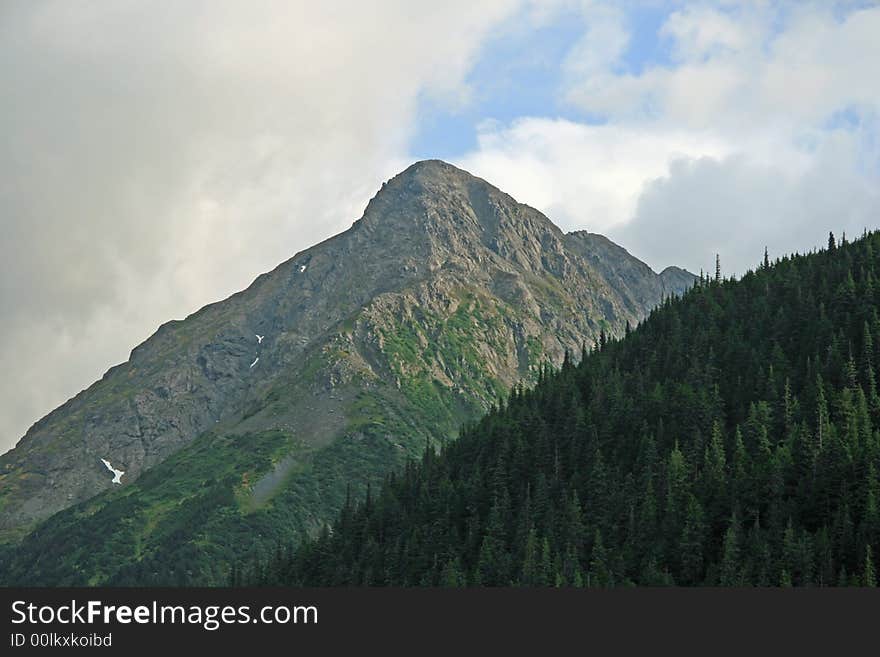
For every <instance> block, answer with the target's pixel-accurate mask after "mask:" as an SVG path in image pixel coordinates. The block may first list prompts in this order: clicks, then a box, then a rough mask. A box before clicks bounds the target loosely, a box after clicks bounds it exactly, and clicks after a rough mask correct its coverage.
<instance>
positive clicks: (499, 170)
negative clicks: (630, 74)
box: [457, 118, 729, 231]
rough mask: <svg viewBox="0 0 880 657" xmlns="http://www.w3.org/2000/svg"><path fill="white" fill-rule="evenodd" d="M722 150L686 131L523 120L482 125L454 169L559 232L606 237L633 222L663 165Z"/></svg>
mask: <svg viewBox="0 0 880 657" xmlns="http://www.w3.org/2000/svg"><path fill="white" fill-rule="evenodd" d="M728 152H729V147H728V146H727V145H726V144H724V143H723V142H721V141H719V140H713V139H712V138H711V137H709V136H703V135H700V134H697V133H690V132H686V131H664V132H655V131H651V130H643V129H641V128H639V127H638V126H610V125H586V124H582V123H577V122H574V121H569V120H565V119H543V118H527V119H521V120H518V121H515V122H514V123H512V124H511V125H509V126H507V125H500V124H497V123H492V122H489V123H486V124H484V125H483V126H482V127H481V129H480V131H479V134H478V148H477V150H475V151H474V152H473V153H470V154H468V155H466V156H464V157H462V158H460V159H459V160H457V164H459V165H460V166H462V167H463V168H465V169H467V170H469V171H472V172H474V173H476V174H478V175H480V176H481V177H483V178H486V179H487V180H489V181H490V182H492V183H493V184H495V185H497V186H498V187H500V188H501V189H503V190H505V191H508V192H510V193H511V194H513V195H514V196H515V197H516V198H517V200H519V201H521V202H523V203H528V204H529V205H532V206H534V207H536V208H540V209H541V210H542V211H544V212H545V213H546V214H548V216H550V217H551V218H552V219H553V220H554V221H555V222H556V223H557V224H558V225H559V226H561V227H563V228H565V229H568V230H574V229H577V228H589V229H590V230H593V231H609V230H611V229H612V228H613V227H615V226H617V225H619V224H622V223H625V222H627V221H629V220H630V219H632V217H633V216H634V214H635V211H636V207H637V202H638V198H639V194H640V192H641V190H642V187H643V185H644V183H645V181H648V180H653V179H655V178H659V177H661V176H664V175H665V174H666V173H667V168H668V164H669V162H670V161H672V160H675V159H680V158H687V157H700V156H703V155H712V156H715V157H723V156H725V155H726V154H727V153H728Z"/></svg>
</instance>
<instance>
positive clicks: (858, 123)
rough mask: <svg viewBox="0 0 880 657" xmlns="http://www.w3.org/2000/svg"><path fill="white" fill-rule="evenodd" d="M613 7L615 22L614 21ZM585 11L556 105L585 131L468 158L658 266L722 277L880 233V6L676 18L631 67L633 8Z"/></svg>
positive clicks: (536, 126) (503, 143) (532, 127)
mask: <svg viewBox="0 0 880 657" xmlns="http://www.w3.org/2000/svg"><path fill="white" fill-rule="evenodd" d="M608 7H610V8H608ZM619 7H620V5H619V4H618V3H611V4H610V5H606V6H604V7H600V9H601V11H598V12H594V11H593V8H591V9H590V10H588V11H586V12H585V13H584V17H583V19H584V23H585V29H584V34H583V37H582V38H581V40H580V41H579V42H578V43H577V44H576V45H575V46H574V47H573V48H572V49H571V51H570V52H569V53H568V55H567V57H566V59H565V61H564V63H563V68H564V72H565V79H564V83H563V85H562V88H561V89H560V94H561V96H562V97H563V99H564V100H565V102H567V103H568V105H569V107H570V108H572V109H573V110H574V111H575V114H576V113H577V112H581V117H583V118H582V119H577V117H576V116H570V117H569V118H568V119H567V120H560V119H556V120H548V119H546V118H537V117H535V118H520V119H518V120H516V121H514V122H511V123H509V124H498V123H491V122H487V123H485V124H484V125H483V128H482V130H481V132H480V139H479V146H478V148H477V149H475V151H474V152H472V153H468V154H466V155H465V156H463V157H462V158H461V161H462V162H463V163H464V164H466V165H469V166H471V167H472V168H473V170H474V171H475V172H476V173H477V174H479V175H482V176H484V177H489V178H490V179H493V180H495V181H498V182H500V183H501V184H502V186H505V187H506V189H507V190H508V191H510V192H511V193H513V194H514V195H515V196H519V197H522V198H523V199H524V200H526V201H527V202H530V203H532V204H533V205H536V207H538V208H539V209H541V210H543V211H545V212H546V213H547V214H548V215H549V216H550V217H551V218H553V219H555V220H557V221H559V222H560V223H561V224H562V225H563V226H565V227H566V228H569V229H572V228H587V229H590V230H599V231H606V232H608V233H609V234H610V236H612V237H613V238H615V239H617V240H618V241H619V242H621V243H622V244H623V245H624V246H626V247H628V248H630V249H631V250H632V251H633V252H634V253H635V254H636V255H639V256H640V257H642V258H644V259H645V260H646V261H647V262H649V264H651V265H652V266H654V267H655V268H658V269H659V268H662V267H665V266H667V265H671V264H677V265H682V266H687V267H689V268H691V269H694V270H698V269H699V268H700V267H706V268H709V267H712V266H713V264H714V254H715V253H716V252H718V253H720V254H721V256H722V261H723V263H724V264H725V271H726V273H743V272H744V271H745V270H746V269H747V268H749V267H752V266H754V265H755V264H756V263H757V262H758V261H759V259H760V257H761V255H762V254H763V249H764V246H765V245H767V246H768V247H769V248H770V250H771V253H773V254H775V255H781V254H783V253H787V252H789V251H794V250H805V249H809V248H811V247H813V246H815V245H821V244H823V243H824V242H825V240H826V238H827V234H828V231H829V230H834V231H835V232H837V233H838V234H839V233H840V232H841V231H842V230H846V231H847V232H848V233H850V234H852V233H859V234H860V233H861V232H862V230H863V229H864V228H866V227H867V228H869V229H870V228H876V227H878V222H880V197H878V192H877V190H878V189H880V184H878V183H880V146H878V142H880V138H878V135H880V130H878V129H880V120H878V117H880V42H878V41H877V38H876V35H877V34H880V7H877V6H870V7H859V6H856V5H855V4H854V3H837V4H831V3H728V2H704V3H686V4H680V5H679V6H678V7H677V8H676V9H675V11H672V12H671V13H670V14H669V15H667V16H666V18H665V20H664V21H663V23H662V25H661V26H660V28H659V29H658V30H657V34H656V35H655V36H656V38H657V39H658V42H659V43H660V44H662V45H663V46H664V47H665V48H666V52H667V53H668V57H667V58H666V60H665V61H654V62H648V63H647V64H645V65H644V66H642V67H640V69H639V70H638V71H634V70H630V69H629V68H628V67H627V64H626V61H627V58H626V56H627V53H628V52H629V50H630V49H631V48H633V47H643V46H644V44H636V43H634V41H633V33H634V32H633V28H632V22H633V16H634V14H633V10H632V7H630V8H629V10H628V11H623V10H620V9H619Z"/></svg>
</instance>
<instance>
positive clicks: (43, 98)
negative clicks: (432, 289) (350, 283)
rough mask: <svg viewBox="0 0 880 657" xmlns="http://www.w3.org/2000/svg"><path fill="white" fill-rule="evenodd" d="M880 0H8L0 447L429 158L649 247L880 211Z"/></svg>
mask: <svg viewBox="0 0 880 657" xmlns="http://www.w3.org/2000/svg"><path fill="white" fill-rule="evenodd" d="M878 35H880V4H878V2H843V1H842V2H832V1H830V0H826V1H823V2H809V1H802V2H763V1H757V0H755V1H752V2H749V1H744V2H726V1H723V0H718V1H714V2H710V1H705V2H703V1H700V0H697V1H691V2H659V1H652V0H644V1H642V2H630V1H627V0H623V1H619V2H607V1H602V0H595V1H590V0H543V1H542V0H480V1H479V2H474V0H445V1H444V2H442V3H438V2H427V1H425V2H422V1H420V0H374V1H373V2H370V3H363V2H355V1H353V0H350V1H347V2H343V1H341V0H336V1H334V0H329V1H324V2H305V1H303V0H293V1H291V0H237V1H232V0H210V1H209V0H193V1H191V2H186V3H155V2H149V1H147V0H101V1H95V0H82V1H80V2H75V3H74V2H70V1H69V0H4V2H2V3H0V90H2V91H0V371H2V372H3V376H2V377H0V452H2V451H5V450H6V449H9V448H10V447H12V446H13V445H14V444H15V443H16V442H17V441H18V440H19V438H21V436H22V435H23V434H24V433H25V431H26V430H27V428H28V427H29V426H30V425H31V424H32V423H33V422H34V421H36V420H37V419H39V418H40V417H42V416H43V415H45V414H46V413H47V412H49V411H50V410H52V409H53V408H55V407H56V406H58V405H60V404H61V403H63V402H64V401H66V400H67V399H68V398H70V397H72V396H73V395H75V394H76V393H77V392H79V391H80V390H82V389H84V388H85V387H87V386H88V385H90V384H91V383H92V382H93V381H94V380H96V379H98V378H100V377H101V376H102V374H103V373H104V372H105V371H106V370H107V369H108V368H109V367H110V366H112V365H114V364H116V363H119V362H123V361H125V360H126V359H127V358H128V355H129V353H130V351H131V349H132V348H133V347H134V346H135V345H137V344H138V343H140V342H142V341H143V340H144V339H146V338H147V337H149V335H151V334H152V333H153V332H154V331H155V330H156V328H158V326H159V325H160V324H161V323H163V322H165V321H167V320H169V319H172V318H182V317H185V316H186V315H188V314H190V313H192V312H194V311H195V310H197V309H198V308H200V307H201V306H203V305H205V304H206V303H210V302H212V301H215V300H218V299H221V298H224V297H226V296H228V295H229V294H231V293H233V292H235V291H237V290H240V289H243V288H244V287H246V286H247V285H248V284H249V283H250V282H251V281H252V280H253V279H254V278H255V277H256V276H257V275H258V274H260V273H262V272H264V271H268V270H270V269H271V268H273V267H274V266H275V265H277V264H278V263H279V262H282V261H283V260H285V259H287V258H288V257H290V256H291V255H293V254H294V253H296V252H297V251H300V250H302V249H304V248H307V247H308V246H310V245H312V244H314V243H315V242H317V241H319V240H321V239H323V238H326V237H328V236H330V235H333V234H335V233H338V232H340V231H341V230H344V229H346V228H348V227H349V226H350V225H351V223H352V221H354V220H355V219H357V218H358V217H360V215H361V213H362V212H363V209H364V207H365V205H366V202H367V201H368V200H369V198H370V197H371V196H372V195H373V194H374V193H375V192H376V190H377V189H378V188H379V186H380V185H381V183H382V181H384V180H386V179H388V178H389V177H391V176H392V175H394V174H395V173H397V172H399V171H400V170H402V169H403V168H405V167H406V166H407V165H408V164H409V163H411V162H412V161H415V160H419V159H426V158H441V159H445V160H447V161H449V162H451V163H453V164H456V165H458V166H461V167H463V168H465V169H467V170H469V171H470V172H472V173H474V174H476V175H478V176H481V177H483V178H485V179H487V180H489V181H490V182H492V183H493V184H495V185H497V186H498V187H500V188H501V189H503V190H504V191H506V192H508V193H510V194H511V195H512V196H514V197H515V198H516V199H517V200H519V201H521V202H524V203H528V204H530V205H532V206H534V207H536V208H538V209H539V210H541V211H543V212H544V213H545V214H547V215H548V216H549V217H550V218H551V219H552V220H553V221H554V222H555V223H557V224H558V225H559V226H561V227H562V228H563V229H565V230H589V231H593V232H600V233H603V234H606V235H608V236H609V237H611V238H612V239H614V240H615V241H617V242H618V243H620V244H621V245H623V246H624V247H626V248H627V249H628V250H629V251H630V252H631V253H633V254H634V255H636V256H638V257H639V258H642V259H643V260H645V261H646V262H647V263H648V264H650V265H651V266H652V267H653V268H654V269H655V270H658V271H659V270H661V269H663V268H664V267H666V266H669V265H678V266H682V267H686V268H688V269H690V270H691V271H694V272H699V270H700V269H705V270H713V269H714V261H715V254H716V253H718V254H720V257H721V263H722V268H723V270H724V273H725V274H727V275H739V274H742V273H744V272H745V271H746V270H748V269H749V268H751V267H753V266H755V265H756V264H757V263H758V262H759V261H760V259H761V258H762V256H763V252H764V248H765V246H766V247H767V248H768V250H769V253H770V256H771V258H773V257H778V256H782V255H784V254H787V253H790V252H794V251H800V252H803V251H806V250H809V249H812V248H814V247H816V246H819V245H822V244H824V243H825V242H826V241H827V236H828V232H829V231H834V232H835V234H837V235H838V236H839V235H840V234H841V233H843V232H846V234H847V235H850V236H856V235H859V234H861V233H862V231H863V230H864V229H866V228H867V229H875V228H880V184H878V183H880V39H878Z"/></svg>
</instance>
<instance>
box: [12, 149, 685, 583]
mask: <svg viewBox="0 0 880 657" xmlns="http://www.w3.org/2000/svg"><path fill="white" fill-rule="evenodd" d="M693 282H694V277H693V276H692V275H691V274H688V273H687V272H684V271H682V270H677V269H669V270H666V271H664V272H663V273H662V274H659V275H658V274H655V273H654V272H653V271H651V269H650V268H649V267H647V265H644V263H641V262H639V261H638V260H637V259H635V258H634V257H632V256H631V255H629V254H628V253H627V252H626V251H624V250H623V249H621V248H620V247H617V246H615V245H613V244H612V243H610V242H608V241H607V240H605V239H604V238H602V237H601V236H597V235H591V234H587V233H573V234H570V235H566V234H564V233H562V231H560V230H559V229H558V228H557V227H556V226H555V225H553V223H551V222H550V220H549V219H547V218H546V217H545V216H543V215H542V214H541V213H539V212H538V211H536V210H534V209H533V208H530V207H528V206H525V205H522V204H519V203H517V202H516V201H515V200H514V199H512V198H511V197H510V196H508V195H507V194H504V193H503V192H501V191H500V190H498V189H496V188H495V187H493V186H492V185H490V184H488V183H487V182H485V181H483V180H481V179H479V178H475V177H473V176H471V175H470V174H468V173H466V172H464V171H462V170H460V169H457V168H455V167H453V166H451V165H449V164H446V163H443V162H439V161H425V162H419V163H416V164H414V165H412V166H411V167H409V168H408V169H407V170H406V171H404V172H403V173H401V174H399V175H398V176H396V177H394V178H393V179H391V180H390V181H388V182H387V183H386V184H384V185H383V186H382V189H381V190H380V191H379V192H378V193H377V194H376V196H375V197H374V198H373V199H372V200H371V201H370V202H369V204H368V206H367V208H366V210H365V212H364V215H363V216H362V217H361V218H360V219H359V220H357V221H356V222H355V223H354V224H353V225H352V227H351V228H350V229H349V230H347V231H345V232H344V233H341V234H339V235H337V236H335V237H333V238H331V239H328V240H327V241H325V242H322V243H320V244H318V245H316V246H314V247H312V248H310V249H307V250H305V251H303V252H301V253H298V254H296V255H295V256H294V257H293V258H291V259H290V260H289V261H287V262H285V263H283V264H281V265H280V266H278V267H277V268H276V269H275V270H273V271H272V272H270V273H268V274H264V275H262V276H260V277H258V278H257V279H256V281H254V283H253V284H252V285H251V286H250V287H249V288H248V289H246V290H245V291H243V292H240V293H238V294H235V295H233V296H232V297H230V298H228V299H226V300H225V301H222V302H219V303H215V304H212V305H209V306H206V307H205V308H203V309H201V310H200V311H198V312H197V313H195V314H193V315H191V316H190V317H188V318H186V319H185V320H183V321H172V322H169V323H167V324H164V325H163V326H162V327H160V328H159V330H158V331H157V332H156V333H155V334H154V335H153V336H152V337H151V338H149V339H148V340H147V341H146V342H144V343H143V344H141V345H140V346H138V347H136V348H135V349H134V350H133V351H132V353H131V357H130V358H129V360H128V362H126V363H124V364H122V365H119V366H117V367H114V368H112V369H111V370H110V371H108V372H107V374H106V375H105V376H104V377H103V378H102V379H101V381H99V382H97V383H95V384H94V385H92V386H91V387H90V388H88V389H87V390H85V391H84V392H82V393H80V394H79V395H77V396H76V397H75V398H73V399H72V400H70V401H69V402H68V403H66V404H64V405H63V406H62V407H60V408H59V409H57V410H55V411H53V412H52V413H51V414H49V415H48V416H47V417H45V418H44V419H42V420H40V421H39V422H38V423H36V424H35V425H34V426H33V427H32V428H31V429H30V430H29V431H28V433H27V434H26V435H25V437H24V438H23V439H22V440H21V441H20V442H19V444H18V445H17V446H16V447H15V448H14V449H13V450H12V451H10V452H8V453H7V454H5V455H3V456H2V457H0V530H2V531H3V532H5V536H6V537H7V539H9V540H13V539H19V538H20V537H21V536H22V535H23V534H25V533H27V532H28V531H29V530H30V529H32V528H33V527H34V526H35V525H37V523H40V521H44V520H45V519H46V518H48V517H49V516H52V515H53V514H58V512H62V513H60V514H58V515H56V516H54V517H53V518H52V519H51V520H50V521H48V522H46V523H43V524H42V525H38V526H37V529H36V531H35V532H34V533H33V534H32V535H31V536H29V537H28V538H27V539H26V540H25V542H24V543H23V544H22V547H21V548H20V549H18V548H15V549H11V550H7V551H6V553H5V554H7V555H9V554H12V555H15V554H31V552H29V549H30V548H29V546H30V547H34V546H37V545H39V546H42V548H41V549H43V552H42V553H41V554H42V557H41V558H37V559H36V560H34V561H32V562H27V563H25V562H20V561H19V562H16V563H17V564H18V565H17V566H15V567H12V566H9V565H8V564H9V560H8V559H9V558H14V557H9V558H5V557H0V566H2V565H3V563H6V565H7V567H8V568H7V570H8V572H19V571H18V570H16V569H17V568H18V567H19V566H21V564H22V563H24V564H25V566H26V568H25V570H23V571H20V572H21V573H22V577H25V578H30V579H25V580H23V581H32V582H38V581H39V582H47V583H54V582H66V583H99V582H105V581H129V582H131V581H143V580H144V578H151V577H152V578H154V579H155V580H156V581H169V580H173V581H174V582H216V581H218V578H221V577H225V571H224V568H226V565H225V564H226V563H227V562H228V561H229V559H230V558H232V557H236V558H237V557H238V556H240V555H241V554H246V553H247V552H248V551H250V550H252V549H253V548H254V546H255V545H262V544H263V543H266V542H269V541H270V539H271V540H272V541H275V540H282V539H283V540H284V541H285V542H286V541H289V540H293V539H294V538H296V537H299V536H301V535H303V534H304V533H308V532H314V531H315V530H316V529H317V528H319V527H320V526H321V525H322V524H323V523H325V522H326V521H327V520H328V519H330V518H332V517H333V515H334V514H335V513H336V512H337V511H338V509H339V508H340V507H341V506H342V504H343V503H344V501H345V495H346V490H347V488H348V487H349V486H351V487H352V489H353V491H354V492H358V491H361V490H363V487H364V486H365V485H366V484H367V483H369V482H371V481H372V482H378V481H380V480H381V476H382V475H384V473H385V472H387V471H388V470H389V469H390V468H392V467H394V466H395V465H397V464H400V463H403V462H404V461H405V460H406V459H407V458H408V457H411V456H413V455H418V454H419V453H421V450H422V449H423V448H424V446H425V445H426V443H427V444H431V445H437V444H439V443H440V442H442V441H444V440H447V439H449V438H452V437H454V436H455V435H456V434H457V431H458V427H459V426H460V424H461V423H462V422H464V421H469V420H473V419H475V418H477V417H479V416H480V415H481V414H482V413H483V412H485V410H486V409H487V408H489V406H490V405H491V404H492V403H493V402H495V401H496V400H497V399H498V398H499V397H500V396H502V395H505V394H506V393H507V391H508V390H509V389H510V388H511V386H513V385H514V384H516V383H517V382H519V381H525V382H533V381H534V378H535V376H536V373H537V371H538V369H539V367H540V365H541V363H543V362H547V361H549V362H552V363H555V364H559V363H561V362H562V360H563V357H564V354H565V352H566V350H568V351H576V350H579V349H580V348H581V345H582V344H583V343H584V342H588V343H592V342H593V341H594V340H597V339H598V338H599V337H600V334H602V333H603V332H604V333H605V334H607V335H618V334H620V333H622V332H623V330H624V328H625V326H626V325H627V323H629V324H630V325H635V324H636V323H638V322H639V321H640V320H641V319H642V318H643V317H644V316H645V315H646V314H647V313H648V312H649V311H650V309H651V308H652V307H654V306H655V305H657V304H658V303H659V302H660V301H661V300H662V299H663V298H664V297H666V296H669V295H672V294H679V293H681V292H682V291H683V290H685V289H686V288H688V287H689V286H691V285H692V284H693ZM102 459H106V460H107V461H108V462H109V463H110V464H111V465H112V467H114V468H116V469H119V470H122V471H124V473H125V474H124V475H122V477H121V479H120V481H121V484H113V483H112V478H113V473H112V472H110V471H109V470H108V467H107V466H105V464H104V463H103V462H102ZM68 507H71V508H70V509H69V511H66V512H65V511H64V510H65V509H66V508H68ZM92 531H94V532H96V533H97V536H92V535H91V534H90V532H92ZM74 537H76V539H74ZM98 538H100V540H98ZM171 554H174V555H176V556H175V558H176V559H179V560H181V562H187V560H191V561H193V563H192V564H191V566H190V567H187V568H186V569H184V570H181V568H176V569H175V566H173V564H172V562H170V561H169V560H168V556H169V555H171ZM207 554H209V555H211V558H210V559H207V558H205V555H207ZM4 559H5V561H4ZM157 564H158V565H157ZM133 568H134V569H136V570H137V572H135V571H134V570H132V569H133Z"/></svg>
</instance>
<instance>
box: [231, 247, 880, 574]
mask: <svg viewBox="0 0 880 657" xmlns="http://www.w3.org/2000/svg"><path fill="white" fill-rule="evenodd" d="M878 274H880V233H872V234H870V235H866V236H865V237H863V238H862V239H860V240H858V241H857V242H854V243H851V244H842V245H837V244H836V243H835V242H834V240H833V238H831V239H830V240H829V249H828V250H827V251H823V252H820V253H816V254H812V255H808V256H795V257H791V258H784V259H782V260H780V261H778V262H777V263H775V264H774V265H773V266H770V264H769V263H766V262H765V264H764V265H763V266H762V267H761V268H760V269H759V270H758V271H756V272H751V273H749V274H747V275H746V276H744V277H743V279H742V280H740V281H721V280H716V281H711V282H710V281H705V282H703V283H702V284H700V285H699V286H698V287H697V288H695V289H694V290H693V291H691V292H690V293H688V294H687V295H686V296H685V298H684V299H682V300H673V301H667V302H666V303H665V304H664V305H663V306H662V307H661V308H660V309H658V310H656V311H655V312H654V313H653V314H652V315H651V317H650V318H649V319H648V320H647V321H645V322H644V323H643V324H641V325H640V326H639V327H638V328H637V329H636V330H634V331H633V332H631V333H629V334H628V335H627V336H626V337H625V338H624V339H622V340H620V341H606V340H602V343H601V344H600V345H598V346H597V348H596V349H594V350H593V351H592V352H590V353H585V354H584V357H583V359H582V361H581V362H580V364H579V365H577V366H575V365H573V364H571V363H570V362H566V363H565V364H564V365H563V367H562V368H561V370H560V371H558V372H554V373H549V372H548V373H545V374H544V375H543V376H542V377H541V380H540V382H539V384H538V385H537V387H536V388H535V389H534V390H532V391H522V390H520V389H516V390H514V392H513V394H512V395H511V397H510V399H509V401H508V402H507V403H506V404H505V405H504V406H503V408H501V409H497V410H493V411H492V412H490V413H489V414H488V415H487V416H486V417H485V418H483V419H482V420H481V421H480V422H479V423H477V424H475V425H473V426H469V427H467V428H466V429H464V430H463V432H462V436H461V438H460V439H459V440H457V441H455V442H453V443H450V444H448V445H446V446H444V448H443V449H442V450H441V452H440V453H439V455H438V454H436V453H435V452H434V451H433V450H430V449H429V450H426V452H425V454H424V456H423V458H422V460H421V462H420V463H418V464H416V463H411V464H409V465H408V466H407V467H406V469H405V470H404V471H402V472H401V473H398V474H394V475H392V476H390V477H389V478H388V480H387V481H386V483H385V485H384V486H383V487H382V488H381V491H380V492H379V493H378V494H372V495H368V496H367V498H366V499H365V500H364V501H362V502H361V503H360V504H358V505H356V506H355V505H351V504H348V505H346V506H345V508H344V509H343V511H342V512H341V515H340V518H339V520H338V522H337V524H336V526H335V527H334V530H333V532H332V533H330V532H324V533H323V534H322V536H321V537H319V538H318V539H317V540H314V541H310V542H308V543H306V544H304V545H303V546H302V547H301V548H300V549H299V550H297V551H296V552H294V553H293V555H292V556H291V557H290V558H276V559H274V560H272V561H271V562H269V561H267V562H266V563H264V564H263V567H262V568H261V569H260V571H259V572H257V573H247V574H245V575H244V576H243V577H242V580H243V581H253V580H254V579H256V581H259V582H262V583H272V584H277V583H293V584H306V585H367V584H369V585H451V586H460V585H507V584H521V585H568V586H579V585H590V586H615V585H631V584H641V585H664V584H678V585H724V586H732V585H770V586H788V585H796V586H831V585H869V586H873V585H876V580H877V575H876V564H877V559H878V557H880V552H878V548H880V508H878V504H880V477H878V474H880V394H878V390H877V381H876V377H877V365H878V357H880V353H878V346H877V345H878V344H880V312H878V310H880V286H878V284H877V281H878V278H877V276H878Z"/></svg>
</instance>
